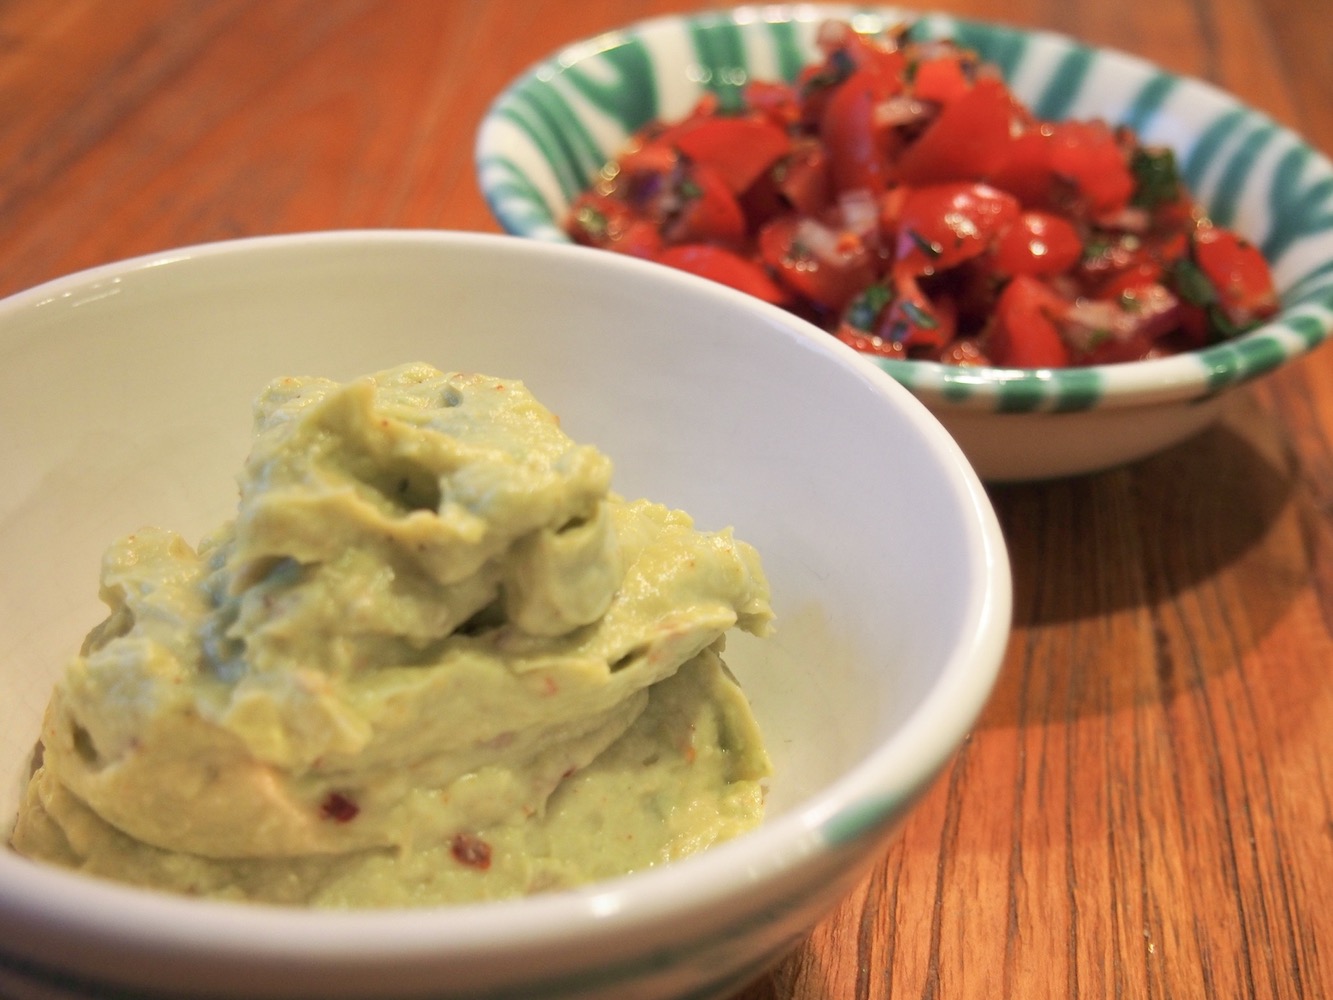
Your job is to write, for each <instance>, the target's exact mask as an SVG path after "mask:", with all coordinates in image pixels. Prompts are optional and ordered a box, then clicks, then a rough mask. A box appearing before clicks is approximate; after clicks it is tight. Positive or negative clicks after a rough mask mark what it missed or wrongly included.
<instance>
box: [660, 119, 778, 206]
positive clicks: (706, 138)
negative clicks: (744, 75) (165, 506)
mask: <svg viewBox="0 0 1333 1000" xmlns="http://www.w3.org/2000/svg"><path fill="white" fill-rule="evenodd" d="M672 142H673V144H674V145H675V147H676V149H677V150H679V151H680V152H681V153H683V154H684V155H685V156H687V157H689V158H690V159H691V160H692V161H694V162H695V163H696V164H705V165H707V166H708V167H711V168H712V169H713V170H714V171H716V172H717V175H718V176H719V177H721V178H722V180H723V182H724V183H725V184H726V185H727V187H728V189H730V191H731V192H732V193H733V194H740V193H741V192H742V191H744V190H745V189H746V188H748V187H749V186H750V185H751V184H753V183H754V182H755V180H756V179H757V178H758V177H759V175H760V174H762V173H763V172H764V171H765V170H767V169H769V168H770V167H771V166H773V164H774V163H776V162H777V161H778V160H779V159H781V158H782V157H783V156H784V155H785V154H786V153H787V151H788V150H789V149H790V148H791V141H790V140H789V139H788V138H787V134H786V133H785V132H784V131H783V130H782V129H780V128H778V127H777V126H776V125H774V124H772V123H770V122H767V121H765V120H764V119H762V118H701V119H695V120H693V121H692V122H690V123H689V124H687V125H684V126H682V127H681V128H680V129H678V130H676V132H675V133H674V134H673V136H672Z"/></svg>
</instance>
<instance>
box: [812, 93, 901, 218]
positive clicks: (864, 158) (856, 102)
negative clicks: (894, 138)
mask: <svg viewBox="0 0 1333 1000" xmlns="http://www.w3.org/2000/svg"><path fill="white" fill-rule="evenodd" d="M882 99H883V89H882V87H881V85H880V81H879V80H878V79H877V78H876V76H875V74H873V73H871V72H869V71H867V70H858V71H857V72H855V73H853V74H852V75H851V76H849V77H848V78H847V79H846V80H845V81H843V83H842V84H841V85H840V86H839V87H838V88H837V89H836V90H835V91H834V92H833V94H832V96H831V97H830V98H829V100H828V105H827V106H826V107H825V109H824V114H823V116H822V118H821V119H820V122H819V137H820V139H821V140H822V141H823V143H824V147H825V148H826V149H827V150H828V155H829V165H830V170H831V173H830V177H831V179H832V181H833V188H834V190H835V191H840V192H841V191H856V190H867V191H882V190H883V189H884V187H885V185H886V184H887V183H888V177H889V150H888V147H887V145H886V143H887V141H888V138H889V137H888V135H887V133H886V132H885V131H884V130H883V129H881V128H879V127H878V126H877V125H876V124H875V105H876V104H878V103H879V101H880V100H882Z"/></svg>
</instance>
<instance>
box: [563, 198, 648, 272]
mask: <svg viewBox="0 0 1333 1000" xmlns="http://www.w3.org/2000/svg"><path fill="white" fill-rule="evenodd" d="M568 230H569V234H570V236H571V237H572V238H573V239H574V241H575V242H576V243H582V244H584V245H586V246H594V247H600V248H601V249H603V250H613V251H615V252H617V253H624V254H629V255H630V256H633V257H655V256H656V255H657V252H658V251H659V250H660V249H661V248H662V234H661V231H660V230H659V229H658V227H657V225H656V223H654V222H652V221H651V220H649V219H645V218H643V217H641V216H639V215H637V214H635V213H634V212H633V211H632V210H631V209H630V207H629V206H628V205H627V204H626V203H625V202H624V201H623V200H621V199H619V198H613V197H611V196H609V195H603V194H597V193H595V192H585V193H583V194H581V195H579V196H578V198H576V199H575V200H574V203H573V205H571V206H570V222H569V224H568Z"/></svg>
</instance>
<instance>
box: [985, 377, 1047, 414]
mask: <svg viewBox="0 0 1333 1000" xmlns="http://www.w3.org/2000/svg"><path fill="white" fill-rule="evenodd" d="M1048 392H1049V380H1045V379H1039V378H1017V379H1013V380H1011V381H1004V382H1001V383H1000V391H999V393H998V397H999V398H998V399H997V401H996V409H997V410H999V411H1000V412H1001V413H1031V412H1032V411H1033V410H1036V409H1038V408H1039V407H1040V406H1041V404H1042V401H1043V400H1045V399H1046V396H1047V394H1048Z"/></svg>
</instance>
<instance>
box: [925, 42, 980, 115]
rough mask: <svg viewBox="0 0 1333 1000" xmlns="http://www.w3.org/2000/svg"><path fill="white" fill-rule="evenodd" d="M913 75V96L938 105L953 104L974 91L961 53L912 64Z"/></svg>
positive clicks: (926, 59) (932, 57) (933, 56)
mask: <svg viewBox="0 0 1333 1000" xmlns="http://www.w3.org/2000/svg"><path fill="white" fill-rule="evenodd" d="M911 75H912V95H913V96H914V97H917V98H919V99H920V100H923V101H934V102H935V103H936V104H952V103H953V102H954V101H956V100H958V99H959V98H960V97H962V96H963V95H964V94H966V93H967V92H968V91H969V90H971V89H972V81H971V79H970V77H969V75H968V71H967V69H966V68H965V66H964V57H963V55H962V54H961V53H951V54H948V55H932V56H930V57H928V58H925V59H922V60H921V61H919V62H916V63H913V64H912V69H911Z"/></svg>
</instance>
